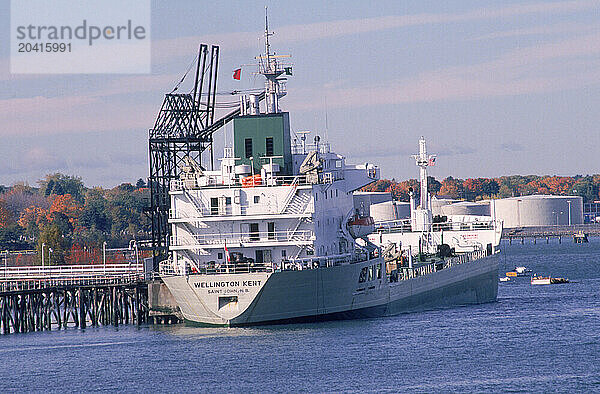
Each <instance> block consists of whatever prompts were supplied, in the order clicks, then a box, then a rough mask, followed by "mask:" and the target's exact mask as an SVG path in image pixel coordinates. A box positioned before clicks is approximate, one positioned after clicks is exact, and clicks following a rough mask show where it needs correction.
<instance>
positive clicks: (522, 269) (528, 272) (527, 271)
mask: <svg viewBox="0 0 600 394" xmlns="http://www.w3.org/2000/svg"><path fill="white" fill-rule="evenodd" d="M515 272H516V273H517V276H529V275H531V270H530V269H527V268H526V267H515Z"/></svg>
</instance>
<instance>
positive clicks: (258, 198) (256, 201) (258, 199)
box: [254, 196, 260, 204]
mask: <svg viewBox="0 0 600 394" xmlns="http://www.w3.org/2000/svg"><path fill="white" fill-rule="evenodd" d="M259 202H260V196H254V203H255V204H258V203H259Z"/></svg>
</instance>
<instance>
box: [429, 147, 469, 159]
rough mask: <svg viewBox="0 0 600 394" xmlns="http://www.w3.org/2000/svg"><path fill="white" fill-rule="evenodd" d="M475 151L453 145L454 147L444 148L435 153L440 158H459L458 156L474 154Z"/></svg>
mask: <svg viewBox="0 0 600 394" xmlns="http://www.w3.org/2000/svg"><path fill="white" fill-rule="evenodd" d="M476 152H477V150H476V149H474V148H472V147H470V146H466V145H454V146H444V147H443V148H442V149H440V150H439V151H438V152H437V155H438V156H440V157H443V156H459V155H470V154H473V153H476Z"/></svg>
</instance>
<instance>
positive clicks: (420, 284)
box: [163, 256, 498, 326]
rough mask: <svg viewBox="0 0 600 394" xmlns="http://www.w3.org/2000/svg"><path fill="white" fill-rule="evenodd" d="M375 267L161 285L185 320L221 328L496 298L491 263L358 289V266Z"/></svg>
mask: <svg viewBox="0 0 600 394" xmlns="http://www.w3.org/2000/svg"><path fill="white" fill-rule="evenodd" d="M379 263H382V260H381V259H374V260H370V261H366V262H362V263H356V264H346V265H340V266H334V267H327V268H320V269H308V270H300V271H280V272H277V271H276V272H273V273H264V272H262V273H247V274H221V275H198V274H197V275H188V276H187V277H186V276H164V277H163V280H164V282H165V283H166V285H167V286H168V287H169V289H170V291H171V293H172V294H173V296H174V297H175V299H176V300H177V303H178V304H179V306H180V308H181V312H182V314H183V316H184V318H185V319H186V320H187V321H190V322H195V323H202V324H209V325H226V326H243V325H255V324H266V323H290V322H301V321H321V320H333V319H355V318H367V317H380V316H389V315H395V314H399V313H405V312H411V311H417V310H425V309H433V308H440V307H448V306H453V305H466V304H478V303H486V302H493V301H495V300H496V297H497V293H498V263H497V261H496V257H495V256H489V257H484V258H480V259H477V260H474V261H470V262H465V263H462V264H459V265H455V266H452V267H450V268H445V269H441V270H439V271H437V272H431V273H428V274H426V275H423V276H418V277H415V278H412V279H406V280H400V281H399V282H393V283H389V282H388V279H387V275H386V274H385V272H382V275H381V278H374V279H373V280H371V281H366V282H363V283H359V276H360V273H361V270H362V269H363V267H368V266H372V265H374V264H379ZM234 297H237V298H235V302H234V301H233V300H234ZM230 301H231V302H230Z"/></svg>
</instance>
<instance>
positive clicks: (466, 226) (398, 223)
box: [375, 219, 496, 233]
mask: <svg viewBox="0 0 600 394" xmlns="http://www.w3.org/2000/svg"><path fill="white" fill-rule="evenodd" d="M494 228H496V223H495V222H494V221H493V220H486V221H468V222H443V223H432V224H431V229H432V231H436V232H438V231H473V230H493V229H494ZM375 230H376V231H378V232H383V233H386V232H387V233H389V232H411V231H412V226H411V219H398V220H388V221H382V222H377V223H375Z"/></svg>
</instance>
